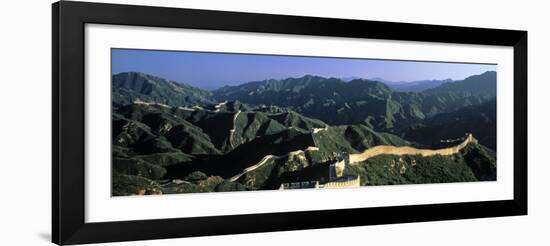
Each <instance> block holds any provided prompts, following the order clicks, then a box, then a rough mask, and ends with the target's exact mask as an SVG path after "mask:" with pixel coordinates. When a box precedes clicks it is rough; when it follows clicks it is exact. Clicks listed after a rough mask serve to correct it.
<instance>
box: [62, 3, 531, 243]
mask: <svg viewBox="0 0 550 246" xmlns="http://www.w3.org/2000/svg"><path fill="white" fill-rule="evenodd" d="M52 11H53V12H52V13H53V15H52V16H53V20H52V25H53V33H52V44H53V47H52V49H53V54H52V93H53V95H52V98H53V101H52V111H53V115H52V146H53V148H52V241H53V242H54V243H57V244H82V243H99V242H113V241H127V240H145V239H161V238H176V237H192V236H206V235H223V234H236V233H254V232H269V231H282V230H302V229H314V228H331V227H346V226H361V225H377V224H392V223H407V222H419V221H440V220H453V219H468V218H485V217H497V216H514V215H526V214H527V31H516V30H499V29H484V28H470V27H455V26H439V25H423V24H409V23H393V22H378V21H364V20H349V19H331V18H317V17H301V16H285V15H268V14H254V13H237V12H223V11H210V10H192V9H178V8H165V7H146V6H130V5H116V4H100V3H89V2H70V1H69V2H67V1H62V2H57V3H54V4H53V6H52ZM86 23H100V24H116V25H130V26H147V27H171V28H191V29H208V30H226V31H240V32H260V33H278V34H299V35H313V36H331V37H353V38H369V39H385V40H406V41H428V42H441V43H458V44H484V45H498V46H508V47H513V50H514V51H513V55H514V58H513V59H514V71H513V72H514V78H513V79H514V109H513V111H514V160H513V162H514V199H512V200H498V201H482V202H463V203H448V204H432V205H407V206H393V207H374V208H355V209H336V210H322V211H302V212H285V213H265V214H245V215H228V216H210V217H194V218H175V219H154V220H138V221H120V222H104V223H85V220H84V211H85V210H84V206H85V205H84V197H85V193H84V191H85V190H84V188H85V187H84V177H85V168H84V159H85V158H84V157H85V156H84V155H85V151H84V147H85V141H84V140H85V139H84V138H85V134H84V130H85V101H84V91H85V85H84V75H85V74H84V58H85V57H84V56H85V55H84V54H85V52H84V40H85V35H84V29H85V24H86Z"/></svg>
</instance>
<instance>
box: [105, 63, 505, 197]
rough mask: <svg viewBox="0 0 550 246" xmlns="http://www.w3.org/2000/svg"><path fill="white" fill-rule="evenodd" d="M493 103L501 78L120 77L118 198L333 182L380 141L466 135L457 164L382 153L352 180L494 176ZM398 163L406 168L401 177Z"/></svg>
mask: <svg viewBox="0 0 550 246" xmlns="http://www.w3.org/2000/svg"><path fill="white" fill-rule="evenodd" d="M495 97H496V73H495V72H486V73H483V74H480V75H475V76H471V77H468V78H466V79H464V80H462V81H455V82H445V83H442V84H440V85H439V86H437V87H434V88H431V89H427V90H424V91H422V92H402V91H395V90H394V89H392V88H391V87H389V86H388V85H386V84H384V83H382V82H379V81H372V80H364V79H354V80H351V81H348V82H346V81H344V80H341V79H337V78H324V77H319V76H313V75H307V76H303V77H300V78H288V79H283V80H264V81H256V82H249V83H244V84H242V85H239V86H227V87H223V88H220V89H218V90H215V91H211V92H210V91H206V90H202V89H199V88H195V87H192V86H189V85H185V84H181V83H177V82H174V81H170V80H166V79H163V78H159V77H155V76H151V75H147V74H143V73H137V72H128V73H121V74H115V75H113V77H112V107H113V113H112V136H113V139H112V141H113V142H112V144H113V148H112V151H113V164H112V165H113V195H129V194H159V193H188V192H209V191H237V190H258V189H277V188H278V186H279V185H280V184H281V183H283V182H296V181H303V180H318V181H321V182H325V181H327V180H328V168H329V164H330V163H332V162H333V161H334V160H336V159H337V158H338V156H339V153H342V152H345V153H361V152H363V151H365V150H367V149H369V148H372V147H374V146H379V145H391V146H414V147H418V148H435V147H437V148H439V147H446V146H447V145H449V144H448V142H445V141H444V142H442V141H441V140H448V139H457V138H460V137H463V136H464V134H465V133H473V134H474V135H475V136H476V137H477V138H478V140H479V144H478V143H471V144H469V146H468V148H465V149H464V150H463V151H461V152H460V153H459V154H456V155H455V156H451V157H422V156H407V157H406V158H405V159H402V158H401V159H400V158H397V157H392V156H385V155H382V156H380V157H377V158H373V159H371V160H368V161H366V162H365V163H361V164H358V165H357V166H354V167H353V168H350V169H349V170H348V172H351V173H352V174H354V175H359V176H361V180H362V181H361V182H362V185H382V184H402V183H431V182H460V181H478V180H494V179H495V177H496V176H495V175H496V171H495V170H496V169H495V168H496V166H495V165H496V163H495V152H494V150H495V149H496V132H495V129H496V100H495ZM388 158H389V159H388ZM392 158H394V159H392ZM396 158H397V159H396ZM390 159H391V160H390ZM391 161H393V162H394V163H401V164H399V165H402V166H403V167H406V171H402V170H401V169H399V170H397V169H396V170H397V171H395V170H394V168H396V167H395V165H394V166H391V167H390V166H388V165H387V163H389V162H391ZM260 164H261V165H260ZM255 165H257V166H258V168H255V169H253V170H250V171H248V172H246V173H244V174H243V173H242V172H243V170H245V169H247V168H250V167H252V166H255ZM434 166H437V170H438V171H435V169H434V170H432V169H430V168H431V167H434ZM400 168H402V167H400Z"/></svg>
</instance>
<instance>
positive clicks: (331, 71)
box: [112, 49, 496, 89]
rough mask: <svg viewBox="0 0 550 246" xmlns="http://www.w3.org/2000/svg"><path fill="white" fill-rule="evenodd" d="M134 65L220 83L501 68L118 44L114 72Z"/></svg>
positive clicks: (447, 74) (403, 76) (212, 85)
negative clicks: (132, 47)
mask: <svg viewBox="0 0 550 246" xmlns="http://www.w3.org/2000/svg"><path fill="white" fill-rule="evenodd" d="M130 71H136V72H143V73H148V74H151V75H155V76H159V77H163V78H166V79H170V80H174V81H177V82H182V83H186V84H189V85H192V86H196V87H199V88H203V89H216V88H219V87H222V86H225V85H239V84H242V83H246V82H250V81H258V80H264V79H284V78H288V77H301V76H304V75H306V74H311V75H318V76H323V77H337V78H343V77H352V76H357V77H362V78H375V77H379V78H383V79H385V80H390V81H417V80H431V79H448V78H450V79H453V80H461V79H464V78H466V77H468V76H471V75H475V74H480V73H483V72H486V71H496V65H486V64H467V63H443V62H417V61H393V60H371V59H351V58H326V57H300V56H272V55H246V54H227V53H203V52H183V51H151V50H129V49H113V50H112V73H113V74H117V73H120V72H130Z"/></svg>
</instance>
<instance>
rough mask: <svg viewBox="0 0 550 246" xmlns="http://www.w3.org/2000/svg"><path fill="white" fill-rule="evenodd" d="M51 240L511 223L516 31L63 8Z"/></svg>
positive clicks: (56, 13) (517, 177)
mask: <svg viewBox="0 0 550 246" xmlns="http://www.w3.org/2000/svg"><path fill="white" fill-rule="evenodd" d="M52 59H53V79H52V80H53V81H52V84H53V117H52V118H53V124H52V125H53V139H52V142H53V160H52V162H53V165H52V166H53V167H52V168H53V171H52V173H53V184H52V188H53V197H52V202H53V206H52V207H53V211H52V213H53V216H52V218H53V219H52V231H53V232H52V235H53V237H52V238H53V242H55V243H57V244H78V243H95V242H111V241H126V240H143V239H157V238H174V237H190V236H204V235H222V234H235V233H253V232H267V231H280V230H298V229H312V228H329V227H345V226H359V225H375V224H389V223H407V222H418V221H436V220H450V219H465V218H483V217H496V216H512V215H525V214H527V32H526V31H516V30H497V29H483V28H469V27H451V26H437V25H422V24H408V23H391V22H377V21H363V20H348V19H329V18H318V17H300V16H284V15H267V14H253V13H237V12H222V11H208V10H191V9H177V8H162V7H146V6H130V5H114V4H99V3H84V2H70V1H62V2H58V3H55V4H54V5H53V57H52Z"/></svg>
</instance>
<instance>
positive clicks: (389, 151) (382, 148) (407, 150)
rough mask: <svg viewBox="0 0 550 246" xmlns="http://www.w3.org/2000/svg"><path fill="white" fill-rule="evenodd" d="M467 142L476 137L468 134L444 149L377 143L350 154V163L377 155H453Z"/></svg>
mask: <svg viewBox="0 0 550 246" xmlns="http://www.w3.org/2000/svg"><path fill="white" fill-rule="evenodd" d="M469 143H477V139H475V138H474V136H473V135H472V134H468V137H466V139H464V141H463V142H462V143H460V144H459V145H456V146H453V147H449V148H444V149H436V150H434V149H417V148H414V147H409V146H404V147H396V146H393V145H378V146H374V147H372V148H370V149H367V150H365V151H364V152H363V153H359V154H350V155H349V159H350V164H351V165H353V164H357V163H359V162H363V161H366V160H367V159H369V158H372V157H375V156H378V155H422V156H433V155H454V154H457V153H459V152H460V151H461V150H462V149H463V148H464V147H466V145H468V144H469Z"/></svg>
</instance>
